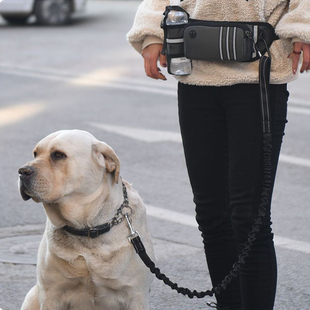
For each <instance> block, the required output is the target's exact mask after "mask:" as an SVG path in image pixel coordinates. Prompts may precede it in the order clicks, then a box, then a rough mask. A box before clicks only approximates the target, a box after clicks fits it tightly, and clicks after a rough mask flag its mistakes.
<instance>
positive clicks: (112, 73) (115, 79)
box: [0, 64, 310, 115]
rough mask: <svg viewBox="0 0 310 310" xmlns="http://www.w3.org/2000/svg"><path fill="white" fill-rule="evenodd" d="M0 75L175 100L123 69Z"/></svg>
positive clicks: (157, 84)
mask: <svg viewBox="0 0 310 310" xmlns="http://www.w3.org/2000/svg"><path fill="white" fill-rule="evenodd" d="M0 68H1V72H2V73H6V74H12V75H17V76H25V77H31V78H37V79H45V80H52V81H60V82H66V83H68V84H71V85H78V86H86V87H109V88H115V89H123V90H130V91H138V92H147V93H154V94H161V95H165V96H173V97H176V95H177V91H176V82H175V81H173V83H170V82H163V81H153V80H150V79H147V78H145V79H143V80H142V79H138V78H130V77H128V78H126V77H124V75H125V73H124V72H125V70H124V68H119V67H115V68H110V69H105V70H99V71H94V72H90V73H87V74H79V73H76V72H75V73H72V72H65V71H59V70H55V69H51V68H32V67H23V66H19V67H17V66H14V65H10V64H1V65H0ZM292 105H302V106H305V108H300V107H294V106H293V107H292ZM307 107H309V103H308V102H306V101H300V102H299V101H298V102H297V101H296V102H295V101H293V102H289V108H288V110H289V113H297V114H302V115H310V109H309V108H307Z"/></svg>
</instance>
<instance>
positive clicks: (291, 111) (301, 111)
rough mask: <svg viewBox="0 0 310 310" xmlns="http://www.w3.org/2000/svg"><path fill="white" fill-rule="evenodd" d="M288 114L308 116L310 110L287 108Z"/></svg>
mask: <svg viewBox="0 0 310 310" xmlns="http://www.w3.org/2000/svg"><path fill="white" fill-rule="evenodd" d="M288 113H296V114H303V115H310V109H307V108H298V107H288Z"/></svg>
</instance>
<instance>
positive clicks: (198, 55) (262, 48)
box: [168, 19, 278, 62]
mask: <svg viewBox="0 0 310 310" xmlns="http://www.w3.org/2000/svg"><path fill="white" fill-rule="evenodd" d="M168 31H169V30H168ZM183 39H184V56H185V57H186V58H188V59H193V60H207V61H223V60H224V61H225V60H228V61H241V62H247V61H255V60H258V59H259V58H260V57H261V56H262V55H264V54H265V53H266V52H267V50H268V49H269V47H270V46H271V44H272V42H273V41H274V40H276V39H278V37H277V36H276V34H275V31H274V28H273V27H272V26H271V25H270V24H269V23H263V22H253V23H252V22H213V21H198V20H193V19H190V22H189V23H188V24H187V25H185V27H184V32H183Z"/></svg>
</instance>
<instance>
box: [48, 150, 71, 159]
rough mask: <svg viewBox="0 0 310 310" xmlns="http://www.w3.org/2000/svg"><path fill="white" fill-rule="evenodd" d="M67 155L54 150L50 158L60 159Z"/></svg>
mask: <svg viewBox="0 0 310 310" xmlns="http://www.w3.org/2000/svg"><path fill="white" fill-rule="evenodd" d="M66 157H67V155H66V154H65V153H63V152H59V151H55V152H53V153H52V154H51V159H52V160H60V159H65V158H66Z"/></svg>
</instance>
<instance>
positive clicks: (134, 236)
mask: <svg viewBox="0 0 310 310" xmlns="http://www.w3.org/2000/svg"><path fill="white" fill-rule="evenodd" d="M267 54H268V56H265V55H264V56H261V58H260V62H259V88H260V103H261V112H262V133H263V182H262V194H261V202H260V205H259V208H258V215H257V217H256V219H255V221H254V223H253V225H252V230H251V231H250V233H249V234H248V240H247V242H246V243H245V245H244V247H243V250H242V251H241V253H240V255H239V257H238V261H237V262H236V263H235V264H234V265H233V267H232V270H231V271H230V272H229V274H228V275H227V276H226V277H225V278H224V279H223V281H222V282H221V283H219V284H218V285H217V286H215V287H213V288H212V289H211V290H206V291H202V292H197V291H196V290H194V291H191V290H189V289H188V288H184V287H179V286H178V284H177V283H174V282H172V281H171V280H170V279H169V278H168V277H167V276H166V275H165V274H163V273H161V271H160V269H159V268H157V267H156V266H155V263H154V262H153V261H152V260H151V258H150V257H149V256H148V254H147V253H146V250H145V247H144V245H143V243H142V241H141V238H140V235H139V233H138V232H136V231H134V230H133V228H132V226H131V221H130V218H129V217H128V215H127V214H125V215H124V216H125V218H126V220H127V223H128V227H129V229H130V232H131V234H130V235H129V236H128V239H129V241H130V242H131V243H132V245H133V246H134V248H135V251H136V252H137V254H138V255H139V256H140V258H141V260H142V261H143V262H144V264H145V265H146V266H147V267H148V268H149V269H150V271H151V272H152V273H153V274H154V275H155V276H156V277H157V278H158V279H159V280H161V281H163V282H164V283H165V284H166V285H167V286H169V287H170V288H171V289H172V290H176V291H177V292H178V293H180V294H183V295H185V296H188V297H189V298H193V297H197V298H204V297H205V296H210V297H211V296H213V295H219V294H220V293H221V292H222V291H224V290H225V289H226V288H227V286H228V285H229V283H231V281H232V280H233V279H234V278H237V277H238V275H239V273H240V270H241V268H242V266H243V265H244V264H245V263H246V258H247V257H248V256H249V253H250V251H251V249H252V246H253V243H254V241H255V240H256V237H257V234H258V233H259V231H260V230H261V227H262V222H263V218H264V217H265V215H266V212H267V207H268V205H269V203H270V194H271V189H272V186H271V184H272V182H271V180H272V172H271V166H272V164H271V153H272V144H271V119H270V101H269V80H270V67H271V57H270V53H269V49H268V53H267Z"/></svg>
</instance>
